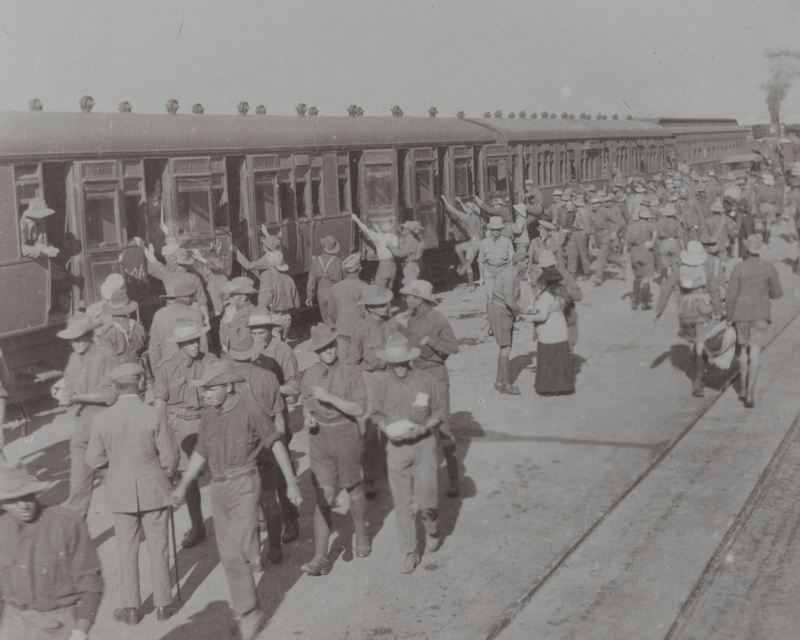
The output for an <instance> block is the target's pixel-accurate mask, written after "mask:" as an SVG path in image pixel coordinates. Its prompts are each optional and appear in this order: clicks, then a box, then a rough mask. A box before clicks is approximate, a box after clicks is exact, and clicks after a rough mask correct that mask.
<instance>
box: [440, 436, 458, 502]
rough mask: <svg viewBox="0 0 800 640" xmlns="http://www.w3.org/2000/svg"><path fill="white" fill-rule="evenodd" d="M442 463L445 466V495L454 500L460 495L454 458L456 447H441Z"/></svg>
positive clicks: (456, 462) (452, 445)
mask: <svg viewBox="0 0 800 640" xmlns="http://www.w3.org/2000/svg"><path fill="white" fill-rule="evenodd" d="M442 453H443V454H444V461H445V463H446V464H447V495H448V496H450V497H451V498H456V497H458V495H459V494H460V493H461V487H460V486H459V484H458V458H457V457H456V445H454V444H450V445H447V446H445V447H442Z"/></svg>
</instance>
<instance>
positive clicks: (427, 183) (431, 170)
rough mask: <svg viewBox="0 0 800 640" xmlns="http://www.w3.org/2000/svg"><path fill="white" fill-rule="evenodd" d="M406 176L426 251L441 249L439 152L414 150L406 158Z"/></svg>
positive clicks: (412, 205)
mask: <svg viewBox="0 0 800 640" xmlns="http://www.w3.org/2000/svg"><path fill="white" fill-rule="evenodd" d="M406 163H407V165H408V169H407V171H406V175H407V176H408V178H407V179H408V180H409V182H410V185H411V193H410V196H411V198H410V200H409V202H410V204H411V209H412V210H413V212H414V216H413V219H414V220H416V221H417V222H419V223H420V224H421V225H422V239H423V241H424V242H425V248H426V249H435V248H436V247H438V246H439V235H438V233H437V230H438V228H439V219H440V218H439V216H440V210H439V204H440V203H439V193H440V189H439V167H438V158H437V153H436V149H434V148H431V147H428V148H424V149H411V150H410V152H409V154H408V156H407V157H406Z"/></svg>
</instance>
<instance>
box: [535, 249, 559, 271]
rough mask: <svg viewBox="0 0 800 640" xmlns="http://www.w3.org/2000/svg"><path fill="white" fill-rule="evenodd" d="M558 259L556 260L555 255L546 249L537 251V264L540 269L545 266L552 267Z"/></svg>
mask: <svg viewBox="0 0 800 640" xmlns="http://www.w3.org/2000/svg"><path fill="white" fill-rule="evenodd" d="M557 263H558V261H557V260H556V255H555V254H554V253H553V252H552V251H549V250H547V249H545V250H544V251H542V252H541V253H539V266H540V267H541V268H542V269H545V268H547V267H554V266H556V264H557Z"/></svg>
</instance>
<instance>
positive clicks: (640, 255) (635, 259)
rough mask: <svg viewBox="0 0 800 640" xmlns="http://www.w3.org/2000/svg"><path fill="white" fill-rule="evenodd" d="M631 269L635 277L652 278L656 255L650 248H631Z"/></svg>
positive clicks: (654, 270)
mask: <svg viewBox="0 0 800 640" xmlns="http://www.w3.org/2000/svg"><path fill="white" fill-rule="evenodd" d="M631 269H633V275H634V277H635V278H652V277H653V274H655V272H656V257H655V255H654V254H653V252H652V251H651V250H650V249H645V248H644V247H633V248H632V249H631Z"/></svg>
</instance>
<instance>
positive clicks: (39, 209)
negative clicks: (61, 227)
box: [22, 198, 55, 220]
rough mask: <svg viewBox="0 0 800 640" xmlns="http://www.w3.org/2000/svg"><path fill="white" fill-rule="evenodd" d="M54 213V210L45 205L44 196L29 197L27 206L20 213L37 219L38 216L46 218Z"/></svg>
mask: <svg viewBox="0 0 800 640" xmlns="http://www.w3.org/2000/svg"><path fill="white" fill-rule="evenodd" d="M54 213H55V211H54V210H53V209H51V208H50V207H48V206H47V203H46V202H45V201H44V198H31V199H30V200H28V208H27V209H25V211H23V212H22V215H23V216H24V217H26V218H34V219H36V220H38V219H39V218H46V217H47V216H50V215H53V214H54Z"/></svg>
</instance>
